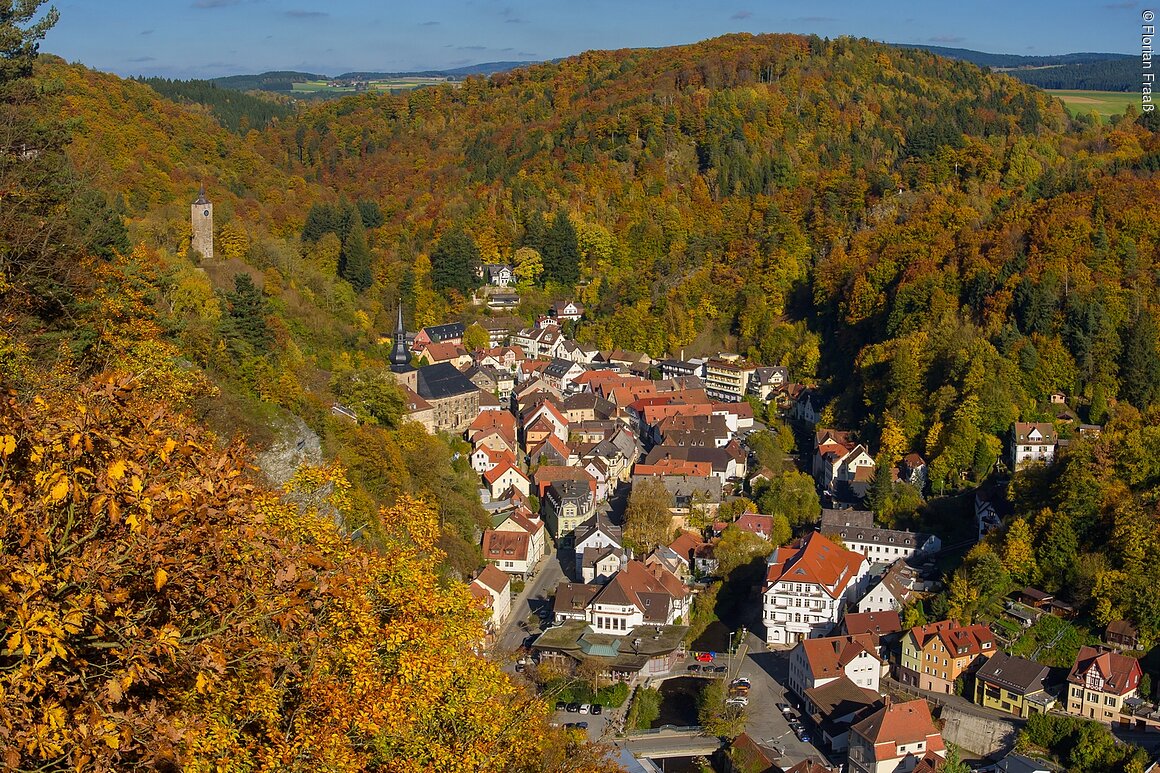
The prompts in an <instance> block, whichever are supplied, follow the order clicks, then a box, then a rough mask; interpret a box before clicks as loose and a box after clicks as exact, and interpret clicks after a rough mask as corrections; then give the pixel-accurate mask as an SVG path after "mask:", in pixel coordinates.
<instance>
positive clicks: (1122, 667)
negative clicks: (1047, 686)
mask: <svg viewBox="0 0 1160 773" xmlns="http://www.w3.org/2000/svg"><path fill="white" fill-rule="evenodd" d="M1093 669H1094V670H1095V671H1096V673H1098V674H1099V676H1100V678H1101V679H1103V680H1104V687H1103V690H1101V692H1104V693H1111V694H1114V695H1127V694H1128V693H1130V692H1131V691H1132V690H1135V689H1136V688H1138V687H1139V686H1140V676H1141V673H1142V672H1141V670H1140V662H1139V661H1138V660H1136V659H1135V658H1130V657H1128V656H1127V655H1121V654H1119V653H1117V652H1101V651H1100V650H1098V649H1096V648H1095V647H1088V646H1083V647H1080V649H1079V653H1078V654H1077V655H1076V656H1075V664H1074V665H1073V666H1072V667H1071V672H1070V673H1069V674H1068V675H1067V681H1069V682H1071V683H1073V684H1085V683H1086V677H1087V674H1088V672H1089V671H1091V670H1093Z"/></svg>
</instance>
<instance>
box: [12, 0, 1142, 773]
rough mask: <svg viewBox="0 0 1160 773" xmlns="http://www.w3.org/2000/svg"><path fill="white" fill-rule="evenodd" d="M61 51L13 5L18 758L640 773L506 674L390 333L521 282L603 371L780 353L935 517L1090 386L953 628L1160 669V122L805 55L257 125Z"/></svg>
mask: <svg viewBox="0 0 1160 773" xmlns="http://www.w3.org/2000/svg"><path fill="white" fill-rule="evenodd" d="M52 21H53V19H52V18H51V17H50V18H48V19H47V20H45V21H42V22H35V21H34V16H33V14H32V13H31V12H30V13H29V15H28V16H27V17H24V18H19V17H18V18H16V19H14V20H9V21H4V20H3V19H0V24H3V25H7V29H6V30H5V34H6V35H8V34H9V33H10V31H11V30H17V32H18V37H20V39H21V42H20V44H19V45H12V46H9V45H8V43H7V42H6V43H5V47H4V50H3V51H2V52H0V56H2V57H3V59H2V60H0V138H2V139H0V150H2V154H0V199H2V206H0V600H2V601H0V628H2V629H3V631H4V636H5V641H4V643H3V649H2V650H0V748H3V754H4V761H3V766H4V767H6V768H9V769H14V770H65V769H74V770H110V771H111V770H130V769H138V768H142V769H144V768H150V769H162V770H179V769H180V770H206V771H208V770H229V771H251V770H303V771H306V770H356V769H367V770H384V771H411V770H415V771H418V770H449V769H464V770H467V769H470V770H513V771H525V770H526V771H589V770H593V771H595V770H604V769H609V767H608V766H609V763H608V762H607V761H606V760H605V759H604V756H603V755H604V750H603V749H602V748H600V747H599V746H595V745H591V744H587V743H584V742H581V741H579V740H578V739H577V738H576V737H573V736H572V735H569V734H567V733H565V732H564V731H560V730H557V729H552V728H549V727H548V726H547V713H548V712H547V709H546V708H545V705H544V704H543V702H542V701H541V700H540V699H538V698H536V697H535V696H533V695H532V694H530V693H525V691H524V690H523V688H521V687H520V686H518V685H517V684H516V683H515V682H513V681H512V680H511V679H509V677H508V676H507V675H505V674H503V673H502V672H501V671H500V669H499V667H498V666H497V665H496V664H494V663H492V662H491V661H489V660H487V659H485V658H483V657H480V656H478V655H476V654H475V652H474V650H473V643H474V642H475V641H477V640H478V639H479V636H480V632H481V630H482V626H483V621H482V616H481V615H480V614H477V613H476V612H475V611H474V608H473V607H472V602H471V599H470V597H469V595H468V593H467V591H466V589H465V588H466V586H465V585H464V584H463V583H462V582H461V580H462V578H463V577H465V576H468V575H469V574H470V573H471V572H472V571H473V570H475V569H476V568H478V567H479V566H480V565H481V564H482V557H481V555H480V553H479V548H478V547H477V542H478V540H477V534H478V531H479V529H480V528H481V527H482V526H483V525H484V524H485V523H486V516H485V513H484V511H483V510H482V508H481V505H480V503H479V499H478V497H477V495H476V488H477V484H478V477H477V476H476V475H475V474H473V473H472V471H471V469H470V467H468V466H467V464H466V460H465V459H464V458H463V453H462V452H463V451H465V450H466V449H467V447H466V445H465V444H463V443H462V441H461V440H459V439H457V438H452V437H445V436H435V435H430V434H428V433H427V432H425V431H424V430H423V429H422V428H421V427H419V426H417V425H416V424H414V423H411V422H404V421H401V417H402V414H403V412H404V406H403V398H402V395H401V394H400V393H399V392H398V390H397V389H396V388H394V386H393V383H387V379H386V376H387V373H386V368H387V355H388V354H389V351H390V340H389V338H385V337H384V336H385V335H388V334H389V333H390V331H391V330H393V328H394V326H395V313H396V310H397V307H398V305H399V303H400V302H401V303H402V306H403V310H404V316H405V320H406V324H407V326H408V327H409V329H412V330H416V329H418V328H419V327H422V326H424V325H431V324H438V323H442V322H445V321H449V320H453V319H458V320H464V321H466V322H468V323H470V322H471V321H474V320H477V319H480V318H482V317H483V316H485V312H481V311H479V308H480V307H478V306H475V305H473V304H472V303H471V298H472V295H473V293H474V291H475V290H476V289H477V288H478V287H479V286H480V285H481V284H482V280H481V279H480V278H479V273H478V271H477V268H478V267H480V266H482V265H485V264H492V263H508V264H512V265H514V268H515V274H516V277H517V281H518V287H519V290H520V295H521V299H522V302H521V305H520V307H519V308H518V310H517V313H518V314H519V315H520V316H521V317H522V318H524V319H526V320H531V319H533V318H535V317H536V316H537V315H539V314H542V313H543V312H544V311H545V310H546V309H547V308H548V306H549V304H550V303H552V302H553V301H555V300H559V299H561V298H575V299H576V300H577V301H579V302H582V303H583V304H584V305H585V307H586V309H587V313H586V316H585V319H584V321H583V322H582V323H581V324H579V326H578V327H577V328H576V338H577V340H578V341H580V342H582V343H586V344H591V345H594V346H596V347H598V348H600V349H611V348H614V347H616V348H624V349H631V350H636V351H640V352H644V353H646V354H648V355H650V356H652V357H654V358H661V357H664V356H666V355H668V356H677V355H679V354H680V353H684V354H685V355H686V356H690V355H693V354H699V355H703V354H710V353H714V352H717V351H721V350H731V351H735V352H739V353H740V354H742V355H745V356H747V357H749V358H750V359H752V360H753V361H755V362H759V363H762V364H767V365H785V366H788V368H789V369H790V371H791V373H792V374H793V377H794V379H795V380H797V381H801V382H803V383H807V384H811V385H815V386H816V387H817V388H818V389H819V391H820V393H821V394H822V395H823V396H824V397H825V402H826V408H825V411H824V412H823V417H822V424H823V425H825V426H842V427H848V428H850V429H852V430H854V431H855V432H856V433H857V435H858V437H859V438H860V439H861V441H862V442H864V443H866V444H867V445H868V446H869V448H871V449H872V450H873V451H874V453H875V454H876V455H877V458H878V459H879V465H880V466H884V467H886V468H887V469H888V468H889V466H890V465H891V464H895V463H897V462H898V460H899V459H901V458H902V457H903V456H905V455H906V454H908V453H911V452H918V453H921V454H922V455H923V456H924V457H925V459H926V460H928V462H929V466H930V480H931V489H932V493H934V494H937V495H940V496H942V495H945V496H948V497H949V496H955V495H958V494H959V493H960V492H964V491H969V490H972V489H974V488H975V487H976V486H978V485H979V484H982V483H985V482H986V481H987V480H988V479H989V478H991V476H993V475H994V474H995V471H996V469H997V467H1001V466H1002V461H1001V460H1002V456H1003V452H1004V447H1005V446H1004V444H1005V442H1006V440H1007V439H1008V437H1009V432H1010V428H1011V425H1012V423H1013V422H1014V421H1040V420H1051V419H1052V418H1054V415H1055V414H1054V413H1053V412H1052V408H1051V405H1050V397H1051V395H1052V394H1053V393H1063V394H1066V395H1067V396H1068V397H1069V400H1070V401H1071V404H1072V405H1074V406H1075V409H1076V412H1077V414H1078V415H1077V416H1076V419H1077V423H1088V424H1098V425H1103V427H1104V431H1103V433H1102V435H1101V436H1100V437H1099V438H1098V439H1094V440H1091V439H1081V438H1079V437H1078V436H1077V437H1075V438H1074V439H1073V442H1072V445H1071V447H1070V450H1069V452H1068V454H1067V455H1066V457H1065V458H1064V459H1063V460H1062V462H1061V463H1060V464H1057V465H1055V466H1053V467H1052V468H1050V469H1049V470H1041V471H1035V472H1033V473H1029V474H1026V475H1024V474H1019V475H1016V476H1015V478H1014V480H1013V483H1012V490H1013V497H1012V498H1013V506H1014V508H1015V518H1014V520H1013V525H1011V526H1010V527H1009V528H1008V529H1006V530H1004V531H1003V532H1001V533H997V534H994V535H991V536H990V537H989V538H988V539H987V540H986V541H985V542H983V543H980V545H979V546H977V547H976V548H974V549H973V550H972V551H971V553H969V554H968V555H967V556H966V558H965V560H964V561H963V562H962V564H961V565H960V566H957V567H953V568H952V569H951V570H950V571H949V573H948V580H950V581H951V582H950V583H949V586H950V587H949V591H948V593H947V594H945V596H944V597H943V599H942V600H941V601H940V603H941V604H943V605H944V608H945V609H949V610H950V612H951V614H952V615H954V616H957V617H959V618H961V619H967V618H971V617H972V616H973V615H974V614H976V613H977V612H978V610H980V609H981V608H982V607H984V606H985V605H986V604H987V603H988V600H989V599H988V594H989V593H992V594H993V593H998V592H999V590H1000V589H1006V588H1008V587H1009V586H1011V585H1012V584H1013V583H1025V584H1033V583H1034V584H1038V585H1039V586H1040V587H1043V588H1045V589H1046V590H1048V591H1050V592H1053V593H1060V594H1062V595H1064V596H1066V597H1067V598H1068V600H1069V601H1070V602H1072V603H1074V604H1075V605H1077V606H1078V607H1081V608H1082V609H1083V610H1085V614H1090V615H1091V616H1092V617H1093V619H1095V620H1097V621H1102V624H1106V622H1107V621H1110V620H1114V619H1120V618H1126V619H1128V620H1131V621H1132V622H1133V623H1134V624H1135V626H1136V627H1137V628H1138V629H1139V631H1140V633H1141V635H1142V636H1143V637H1147V640H1148V641H1150V642H1153V643H1155V642H1156V641H1158V640H1160V599H1158V598H1157V596H1156V594H1155V593H1154V591H1153V589H1154V588H1155V587H1156V586H1157V585H1158V584H1160V461H1158V458H1157V456H1156V453H1155V449H1156V448H1157V447H1160V242H1158V238H1157V235H1156V231H1155V224H1156V223H1157V222H1160V133H1158V131H1157V130H1158V129H1160V123H1158V122H1157V121H1156V119H1155V116H1154V114H1145V115H1144V116H1138V115H1136V114H1134V113H1133V112H1132V111H1129V112H1128V113H1127V114H1126V115H1124V116H1122V117H1120V118H1118V119H1116V120H1113V121H1112V122H1110V123H1106V122H1102V121H1101V120H1100V118H1099V117H1097V116H1095V115H1094V114H1093V115H1091V116H1083V115H1081V116H1078V117H1070V116H1069V115H1068V113H1067V112H1065V110H1064V108H1063V106H1062V104H1061V103H1059V102H1058V101H1056V100H1053V99H1052V98H1050V97H1049V96H1048V95H1046V94H1045V93H1044V92H1042V91H1040V90H1038V89H1036V88H1034V87H1031V86H1028V85H1025V84H1023V83H1020V82H1019V81H1016V80H1014V79H1012V78H1009V77H1007V76H1003V75H998V74H991V73H989V72H987V71H985V70H982V69H980V68H978V67H976V66H974V65H971V64H969V63H965V62H959V61H951V60H947V59H943V58H940V57H937V56H934V55H932V54H930V53H927V52H923V51H918V50H913V49H904V48H896V47H890V46H884V45H879V44H875V43H872V42H869V41H866V40H857V39H850V38H840V39H836V40H827V39H822V38H818V37H804V36H794V35H764V36H752V35H732V36H727V37H722V38H717V39H713V40H708V41H705V42H702V43H697V44H694V45H688V46H680V47H673V48H664V49H649V50H646V49H639V50H637V49H632V50H628V49H626V50H618V51H592V52H587V53H584V54H581V55H578V56H574V57H571V58H568V59H565V60H562V61H560V62H557V63H552V64H541V65H534V66H529V67H525V68H522V69H518V70H514V71H510V72H505V73H499V74H496V75H493V76H491V77H489V78H482V77H477V76H473V77H469V78H467V79H466V80H464V81H463V82H462V84H458V85H454V86H453V85H446V86H437V87H429V88H422V89H418V90H414V91H411V92H408V93H403V94H361V95H354V96H350V97H346V98H343V99H339V100H334V101H326V102H310V103H305V104H301V105H297V106H289V105H286V104H270V103H266V104H263V103H262V99H261V98H258V97H253V96H249V97H245V99H242V95H238V97H237V99H232V98H231V99H230V100H229V101H228V105H227V104H226V102H223V101H222V99H221V98H220V95H215V94H210V95H206V94H204V93H201V92H199V91H197V90H195V89H178V88H177V87H176V86H173V85H172V84H165V83H161V82H157V83H155V84H153V85H154V86H156V87H157V90H154V88H152V87H151V86H150V84H149V83H147V82H139V81H135V80H123V79H120V78H117V77H116V76H113V75H109V74H105V73H101V72H97V71H93V70H89V69H86V68H85V67H83V66H82V65H79V64H67V63H65V62H64V61H62V60H59V59H55V58H52V57H47V56H39V57H38V56H37V55H36V41H37V40H38V39H39V38H40V37H42V36H43V34H44V32H45V29H47V28H46V27H44V26H43V25H44V24H45V23H47V24H48V26H51V23H52ZM7 40H8V39H7V38H6V41H7ZM159 92H160V93H159ZM163 94H165V96H163ZM247 100H248V101H247ZM223 105H224V106H223ZM202 185H204V186H205V190H206V193H207V196H208V197H209V198H210V199H212V200H213V202H214V206H215V221H214V222H215V256H214V259H213V260H212V261H205V260H203V259H202V258H201V256H200V255H198V254H196V253H195V252H194V251H192V250H191V248H190V238H191V229H190V223H189V205H190V202H192V201H193V199H194V198H195V197H196V195H197V192H198V190H199V188H200V187H201V186H202ZM336 401H337V402H341V403H343V404H345V405H351V406H355V409H356V410H357V412H358V417H359V419H360V421H359V422H358V423H357V424H356V423H352V422H347V421H343V420H341V419H340V418H336V417H335V416H334V415H332V414H331V412H330V406H331V405H332V403H334V402H336ZM300 432H309V433H312V434H314V435H317V436H318V438H319V442H320V453H319V456H318V458H317V459H315V460H313V461H312V462H311V463H310V464H305V465H302V466H300V467H298V468H297V469H294V470H291V471H289V472H287V474H283V475H281V476H280V477H279V476H278V475H277V474H274V473H271V471H270V470H269V469H265V468H264V467H263V465H262V464H261V463H260V462H258V461H257V460H256V457H255V453H256V452H258V451H262V450H265V449H267V448H269V447H271V446H277V445H278V444H279V443H286V442H291V441H293V440H294V439H295V438H296V437H297V434H296V433H300ZM288 438H289V440H288ZM258 566H260V567H262V571H255V569H254V567H258ZM956 579H957V581H958V585H957V586H956V584H955V582H954V581H955V580H956Z"/></svg>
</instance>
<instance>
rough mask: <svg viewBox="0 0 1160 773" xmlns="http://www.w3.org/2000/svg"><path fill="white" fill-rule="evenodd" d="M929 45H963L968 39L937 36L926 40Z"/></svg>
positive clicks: (954, 36) (955, 36) (957, 36)
mask: <svg viewBox="0 0 1160 773" xmlns="http://www.w3.org/2000/svg"><path fill="white" fill-rule="evenodd" d="M926 40H927V42H928V43H962V42H963V41H964V40H966V38H964V37H960V36H959V35H935V36H934V37H933V38H927V39H926Z"/></svg>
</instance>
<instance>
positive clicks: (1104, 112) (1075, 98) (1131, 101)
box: [1047, 89, 1140, 121]
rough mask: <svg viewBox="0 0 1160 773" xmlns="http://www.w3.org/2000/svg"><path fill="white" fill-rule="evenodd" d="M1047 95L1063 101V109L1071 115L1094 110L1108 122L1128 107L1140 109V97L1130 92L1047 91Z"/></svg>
mask: <svg viewBox="0 0 1160 773" xmlns="http://www.w3.org/2000/svg"><path fill="white" fill-rule="evenodd" d="M1047 93H1048V94H1050V95H1051V96H1053V97H1059V98H1060V99H1061V100H1063V104H1064V107H1066V108H1067V109H1068V112H1070V113H1071V114H1072V115H1075V114H1076V113H1087V112H1090V111H1092V110H1095V111H1096V112H1097V113H1099V116H1100V118H1103V119H1104V120H1105V121H1107V120H1110V119H1111V117H1112V116H1114V115H1122V114H1123V112H1124V110H1126V109H1127V107H1128V105H1135V106H1136V109H1137V110H1139V109H1140V95H1139V94H1137V93H1134V92H1131V91H1064V90H1061V89H1047Z"/></svg>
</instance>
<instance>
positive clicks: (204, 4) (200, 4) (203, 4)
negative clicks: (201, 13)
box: [193, 0, 242, 8]
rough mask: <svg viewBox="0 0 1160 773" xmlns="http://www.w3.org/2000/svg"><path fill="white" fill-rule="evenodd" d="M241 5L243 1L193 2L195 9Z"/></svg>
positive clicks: (204, 0)
mask: <svg viewBox="0 0 1160 773" xmlns="http://www.w3.org/2000/svg"><path fill="white" fill-rule="evenodd" d="M241 4H242V0H193V7H194V8H227V7H229V6H231V5H241Z"/></svg>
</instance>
